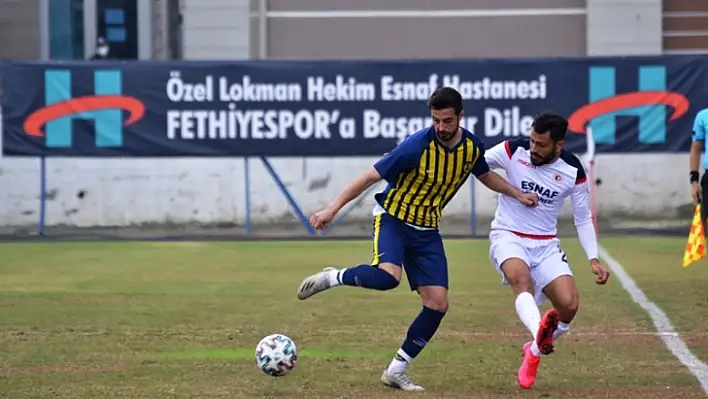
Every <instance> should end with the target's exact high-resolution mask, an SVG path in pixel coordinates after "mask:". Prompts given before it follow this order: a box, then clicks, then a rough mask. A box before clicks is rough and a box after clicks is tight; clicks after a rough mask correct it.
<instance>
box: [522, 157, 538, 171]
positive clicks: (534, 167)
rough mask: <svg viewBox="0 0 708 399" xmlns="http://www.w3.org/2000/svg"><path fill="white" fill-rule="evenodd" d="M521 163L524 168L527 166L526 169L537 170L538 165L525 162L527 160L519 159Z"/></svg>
mask: <svg viewBox="0 0 708 399" xmlns="http://www.w3.org/2000/svg"><path fill="white" fill-rule="evenodd" d="M519 163H520V164H522V165H524V166H526V167H529V168H531V169H536V165H534V164H532V163H531V162H529V161H525V160H523V159H519Z"/></svg>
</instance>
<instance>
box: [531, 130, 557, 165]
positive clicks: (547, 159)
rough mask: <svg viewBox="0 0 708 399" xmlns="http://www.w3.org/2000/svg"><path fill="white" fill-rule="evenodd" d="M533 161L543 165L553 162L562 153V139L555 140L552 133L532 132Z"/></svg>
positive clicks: (535, 163)
mask: <svg viewBox="0 0 708 399" xmlns="http://www.w3.org/2000/svg"><path fill="white" fill-rule="evenodd" d="M529 139H530V142H531V163H532V164H534V165H535V166H541V165H545V164H548V163H551V162H553V161H554V160H555V159H556V158H557V157H558V154H559V153H560V150H561V147H562V145H563V142H562V141H558V142H555V141H553V140H552V139H551V135H550V134H539V133H536V132H531V136H530V137H529Z"/></svg>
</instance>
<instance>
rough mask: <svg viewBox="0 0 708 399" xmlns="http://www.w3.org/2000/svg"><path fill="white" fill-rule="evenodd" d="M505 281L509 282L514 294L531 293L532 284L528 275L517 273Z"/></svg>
mask: <svg viewBox="0 0 708 399" xmlns="http://www.w3.org/2000/svg"><path fill="white" fill-rule="evenodd" d="M506 280H507V281H508V282H509V285H510V286H511V289H512V290H513V291H514V292H515V293H516V294H520V293H522V292H533V283H532V282H531V276H529V275H528V273H527V274H524V273H518V274H515V275H511V276H507V277H506Z"/></svg>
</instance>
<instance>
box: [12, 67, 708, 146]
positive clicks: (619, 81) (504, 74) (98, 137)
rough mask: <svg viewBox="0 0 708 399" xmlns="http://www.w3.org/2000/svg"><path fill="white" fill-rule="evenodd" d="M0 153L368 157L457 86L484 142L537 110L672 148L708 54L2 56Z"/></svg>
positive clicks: (702, 93) (630, 142) (575, 126)
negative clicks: (337, 58)
mask: <svg viewBox="0 0 708 399" xmlns="http://www.w3.org/2000/svg"><path fill="white" fill-rule="evenodd" d="M0 67H1V73H2V76H3V89H4V90H3V95H2V102H1V104H2V108H3V112H2V117H3V124H2V126H3V154H4V155H9V156H42V155H46V156H99V157H100V156H126V157H142V156H151V157H153V156H158V157H162V156H165V157H168V156H219V157H222V156H223V157H243V156H298V157H299V156H378V155H381V154H382V153H385V152H387V151H389V150H390V149H391V148H392V147H394V146H395V145H396V144H397V143H399V142H400V141H401V140H402V139H403V138H405V137H406V136H407V135H408V134H411V133H413V132H415V131H417V130H419V129H421V128H424V127H426V126H428V125H429V124H430V117H429V111H428V109H427V107H426V100H427V98H428V96H429V95H430V93H431V92H432V91H433V90H434V89H435V88H436V87H439V86H452V87H455V88H456V89H457V90H459V91H460V92H461V94H462V96H463V98H464V101H465V111H464V117H463V120H462V124H463V126H465V127H466V128H467V129H469V130H471V131H472V132H473V133H475V134H476V135H478V136H479V137H481V138H482V139H483V141H484V143H485V144H486V146H487V147H490V146H492V145H494V144H496V143H498V142H500V141H502V140H504V139H507V138H512V137H518V136H523V135H528V132H529V126H530V123H531V121H532V120H533V116H534V115H536V114H538V113H540V112H542V111H546V110H552V111H555V112H559V113H562V114H564V115H566V116H567V117H568V118H569V121H570V130H571V133H570V134H569V136H568V139H567V148H568V149H569V150H571V151H574V152H582V151H584V148H585V137H584V135H583V133H585V131H586V129H587V128H591V129H592V132H593V137H594V138H595V140H596V143H597V151H598V152H613V153H629V152H632V153H635V152H676V151H686V150H687V149H688V148H689V145H690V137H691V130H692V122H693V117H694V116H695V114H696V113H697V112H698V111H699V110H700V109H702V108H705V107H708V57H699V56H671V57H632V58H581V59H557V60H490V61H484V60H464V61H460V60H457V61H341V62H331V61H330V62H327V61H322V62H306V61H302V62H298V61H291V62H290V61H289V62H247V61H244V62H186V61H184V62H140V61H134V62H111V61H102V62H84V61H77V62H61V63H59V62H5V63H3V64H1V65H0Z"/></svg>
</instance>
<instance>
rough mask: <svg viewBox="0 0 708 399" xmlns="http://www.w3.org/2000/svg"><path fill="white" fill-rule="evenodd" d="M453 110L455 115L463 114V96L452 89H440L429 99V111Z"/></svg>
mask: <svg viewBox="0 0 708 399" xmlns="http://www.w3.org/2000/svg"><path fill="white" fill-rule="evenodd" d="M445 108H452V109H454V110H455V115H460V113H461V112H462V95H460V93H459V92H458V91H457V90H455V89H453V88H452V87H438V88H437V89H435V91H433V94H431V95H430V98H428V109H431V110H433V109H435V110H441V109H445Z"/></svg>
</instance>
